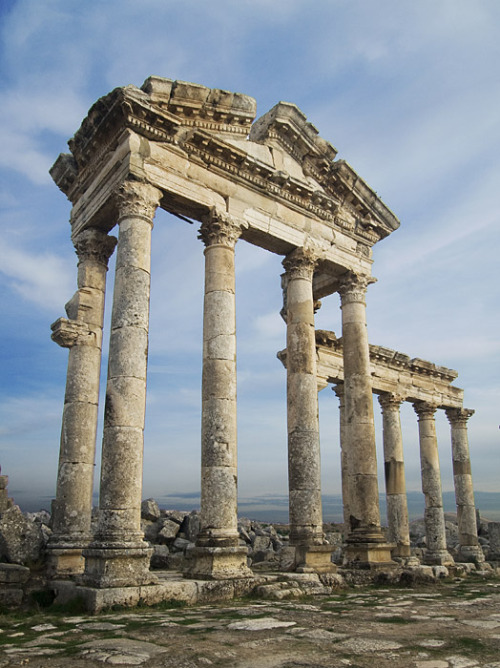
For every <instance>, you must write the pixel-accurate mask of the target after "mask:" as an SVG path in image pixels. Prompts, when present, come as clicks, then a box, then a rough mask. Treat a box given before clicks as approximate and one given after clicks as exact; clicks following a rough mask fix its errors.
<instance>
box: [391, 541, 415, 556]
mask: <svg viewBox="0 0 500 668" xmlns="http://www.w3.org/2000/svg"><path fill="white" fill-rule="evenodd" d="M408 557H411V547H410V546H409V545H402V544H401V543H400V544H399V545H396V546H395V547H394V549H393V550H392V558H393V559H396V558H397V559H407V558H408Z"/></svg>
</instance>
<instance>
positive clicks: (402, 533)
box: [378, 393, 410, 559]
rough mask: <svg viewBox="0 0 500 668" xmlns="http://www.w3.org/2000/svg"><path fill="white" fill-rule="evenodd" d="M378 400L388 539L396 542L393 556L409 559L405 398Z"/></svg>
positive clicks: (394, 396) (389, 395)
mask: <svg viewBox="0 0 500 668" xmlns="http://www.w3.org/2000/svg"><path fill="white" fill-rule="evenodd" d="M378 400H379V403H380V406H381V408H382V423H383V439H384V471H385V493H386V498H387V521H388V525H389V535H388V539H389V541H390V542H391V543H396V547H395V549H394V550H393V552H392V555H393V556H394V557H399V558H403V559H406V558H408V557H409V556H410V526H409V521H408V502H407V498H406V482H405V468H404V457H403V437H402V433H401V418H400V414H399V408H400V406H401V404H402V402H403V401H404V397H401V396H398V395H396V394H393V393H391V394H381V395H379V398H378Z"/></svg>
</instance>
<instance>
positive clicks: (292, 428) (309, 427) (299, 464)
mask: <svg viewBox="0 0 500 668" xmlns="http://www.w3.org/2000/svg"><path fill="white" fill-rule="evenodd" d="M283 266H284V268H285V270H286V275H285V277H286V323H287V337H286V340H287V353H286V359H287V364H286V368H287V422H288V485H289V514H290V520H289V521H290V544H291V545H293V546H295V547H296V564H295V565H296V569H297V570H303V569H308V570H312V569H314V567H315V566H316V565H317V567H318V568H320V569H321V572H323V571H324V569H327V568H328V569H330V570H334V569H335V566H334V564H333V563H331V559H330V555H331V551H332V547H331V546H326V549H325V546H323V517H322V508H321V462H320V446H319V422H318V384H317V378H316V375H317V374H316V338H315V330H314V301H313V291H312V278H313V272H314V266H315V257H314V254H313V253H312V251H310V250H308V249H305V248H297V249H296V250H294V251H292V253H290V254H289V255H287V256H286V258H285V259H284V260H283ZM317 548H321V549H319V550H318V549H317ZM328 549H329V551H330V552H329V554H328ZM325 555H326V560H325Z"/></svg>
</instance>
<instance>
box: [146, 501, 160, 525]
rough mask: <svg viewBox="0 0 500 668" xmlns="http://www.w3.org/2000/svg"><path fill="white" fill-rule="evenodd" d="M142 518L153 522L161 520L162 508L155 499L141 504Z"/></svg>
mask: <svg viewBox="0 0 500 668" xmlns="http://www.w3.org/2000/svg"><path fill="white" fill-rule="evenodd" d="M141 517H142V518H143V519H145V520H150V521H151V522H155V521H156V520H157V519H159V518H160V507H159V506H158V504H157V502H156V501H155V500H154V499H145V500H144V501H143V502H142V503H141Z"/></svg>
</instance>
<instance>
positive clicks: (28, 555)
mask: <svg viewBox="0 0 500 668" xmlns="http://www.w3.org/2000/svg"><path fill="white" fill-rule="evenodd" d="M43 550H44V539H43V533H42V529H41V525H40V523H38V522H33V520H30V519H28V518H27V517H26V516H25V515H23V513H22V511H21V509H20V508H19V506H12V508H8V509H7V510H6V511H5V512H4V513H3V514H2V516H1V518H0V559H3V560H5V561H7V562H8V563H11V564H22V565H26V564H30V563H35V562H37V561H39V560H40V559H41V558H42V556H43Z"/></svg>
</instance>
